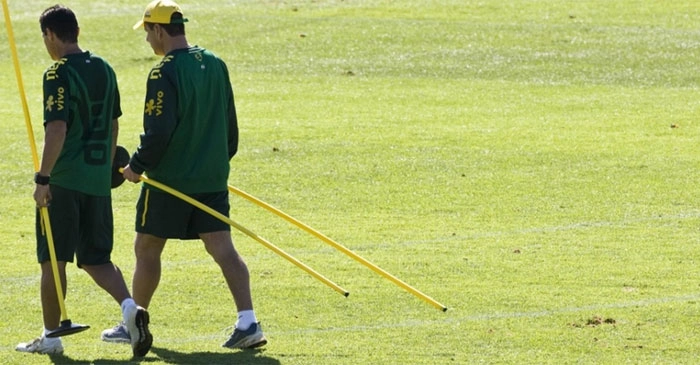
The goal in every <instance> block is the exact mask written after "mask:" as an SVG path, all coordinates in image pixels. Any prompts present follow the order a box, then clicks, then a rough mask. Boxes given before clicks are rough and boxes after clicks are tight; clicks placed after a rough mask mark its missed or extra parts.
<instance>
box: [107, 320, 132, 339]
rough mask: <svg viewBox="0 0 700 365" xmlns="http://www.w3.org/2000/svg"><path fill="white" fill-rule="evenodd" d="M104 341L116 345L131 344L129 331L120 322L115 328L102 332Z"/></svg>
mask: <svg viewBox="0 0 700 365" xmlns="http://www.w3.org/2000/svg"><path fill="white" fill-rule="evenodd" d="M102 341H105V342H115V343H131V337H130V336H129V330H128V329H126V325H125V324H124V322H120V323H119V324H117V325H116V326H114V327H113V328H108V329H106V330H104V331H102Z"/></svg>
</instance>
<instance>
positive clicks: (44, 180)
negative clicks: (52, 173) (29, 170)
mask: <svg viewBox="0 0 700 365" xmlns="http://www.w3.org/2000/svg"><path fill="white" fill-rule="evenodd" d="M49 179H50V178H49V177H48V176H44V175H41V174H39V173H38V172H37V173H36V174H34V182H35V183H37V184H39V185H49Z"/></svg>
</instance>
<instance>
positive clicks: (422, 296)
mask: <svg viewBox="0 0 700 365" xmlns="http://www.w3.org/2000/svg"><path fill="white" fill-rule="evenodd" d="M228 190H229V191H230V192H232V193H234V194H237V195H239V196H241V197H243V198H245V199H248V200H249V201H251V202H253V203H255V204H257V205H259V206H261V207H263V208H265V209H267V210H269V211H271V212H272V213H275V214H276V215H277V216H279V217H281V218H283V219H285V220H286V221H288V222H290V223H292V224H294V225H296V226H297V227H299V228H301V229H303V230H304V231H306V232H308V233H310V234H311V235H313V236H315V237H316V238H318V239H320V240H321V241H323V242H325V243H327V244H329V245H331V246H333V247H335V248H336V249H337V250H339V251H340V252H342V253H344V254H346V255H348V256H350V257H351V258H353V259H355V260H356V261H358V262H359V263H361V264H363V265H365V266H367V267H368V268H370V269H371V270H372V271H374V272H375V273H377V274H379V275H381V276H383V277H385V278H386V279H389V280H390V281H392V282H393V283H394V284H396V285H398V286H400V287H401V288H403V289H405V290H406V291H408V292H409V293H411V294H413V295H415V296H417V297H418V298H420V299H423V300H424V301H426V302H428V303H430V304H432V305H433V306H434V307H436V308H438V309H440V310H442V311H443V312H444V311H446V310H447V307H445V306H444V305H442V304H440V303H438V302H437V301H435V300H434V299H433V298H431V297H429V296H427V295H425V294H423V293H421V292H420V291H418V290H417V289H415V288H413V287H411V286H410V285H408V284H406V283H404V282H403V281H401V280H400V279H399V278H397V277H395V276H393V275H391V274H389V273H388V272H386V271H384V270H382V269H381V268H379V267H378V266H377V265H374V264H373V263H371V262H369V261H367V260H365V259H364V258H362V257H360V256H359V255H357V254H355V253H354V252H352V251H350V250H349V249H347V248H346V247H344V246H343V245H341V244H339V243H337V242H335V241H333V240H332V239H330V238H328V237H326V236H325V235H324V234H322V233H320V232H318V231H316V230H315V229H313V228H311V227H309V226H308V225H306V224H304V223H302V222H300V221H298V220H296V219H294V218H292V217H291V216H289V215H288V214H286V213H284V212H282V211H281V210H279V209H277V208H275V207H273V206H272V205H270V204H268V203H265V202H264V201H262V200H260V199H258V198H256V197H254V196H252V195H250V194H248V193H246V192H245V191H243V190H240V189H238V188H235V187H233V186H231V185H229V186H228Z"/></svg>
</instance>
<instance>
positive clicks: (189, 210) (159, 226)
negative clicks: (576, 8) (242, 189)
mask: <svg viewBox="0 0 700 365" xmlns="http://www.w3.org/2000/svg"><path fill="white" fill-rule="evenodd" d="M189 197H190V198H193V199H194V200H197V201H198V202H200V203H202V204H204V205H207V206H208V207H210V208H212V209H214V210H215V211H217V212H219V213H221V214H223V215H224V216H226V217H228V214H229V209H230V206H229V201H228V192H227V191H220V192H214V193H199V194H189ZM230 230H231V226H229V225H228V223H226V222H222V221H221V220H219V219H218V218H216V217H214V216H212V215H211V214H209V213H207V212H205V211H203V210H201V209H199V208H197V207H195V206H193V205H191V204H190V203H187V202H185V201H184V200H182V199H180V198H178V197H176V196H173V195H171V194H168V193H166V192H163V191H160V190H156V189H153V188H151V187H149V186H148V185H144V186H143V188H142V189H141V196H140V197H139V201H138V203H137V204H136V232H139V233H146V234H150V235H153V236H156V237H160V238H178V239H183V240H191V239H199V234H200V233H209V232H219V231H230Z"/></svg>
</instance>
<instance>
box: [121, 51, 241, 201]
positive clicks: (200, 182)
mask: <svg viewBox="0 0 700 365" xmlns="http://www.w3.org/2000/svg"><path fill="white" fill-rule="evenodd" d="M143 128H144V132H143V133H142V134H141V144H140V146H139V147H138V149H137V150H136V152H135V153H134V155H133V156H132V158H131V161H130V162H129V166H130V167H131V169H132V170H133V171H134V172H136V173H143V172H144V171H145V172H146V173H147V175H148V177H150V178H153V179H154V180H156V181H160V182H162V183H164V184H166V185H168V186H170V187H172V188H174V189H176V190H179V191H181V192H183V193H186V194H194V193H208V192H216V191H225V190H226V189H227V185H228V176H229V168H230V167H229V160H230V159H231V157H233V155H235V154H236V151H237V148H238V124H237V119H236V108H235V106H234V100H233V90H232V88H231V82H230V80H229V74H228V69H227V68H226V64H225V63H224V62H223V61H222V60H221V59H219V58H218V57H217V56H215V55H214V54H212V53H211V52H209V51H207V50H205V49H203V48H200V47H197V46H192V47H189V48H184V49H178V50H174V51H172V52H169V53H168V54H167V55H165V56H164V57H163V59H162V61H161V62H160V63H159V64H158V65H156V66H155V67H154V68H153V69H152V70H151V72H150V73H149V75H148V81H147V90H146V102H145V107H144V114H143Z"/></svg>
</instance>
